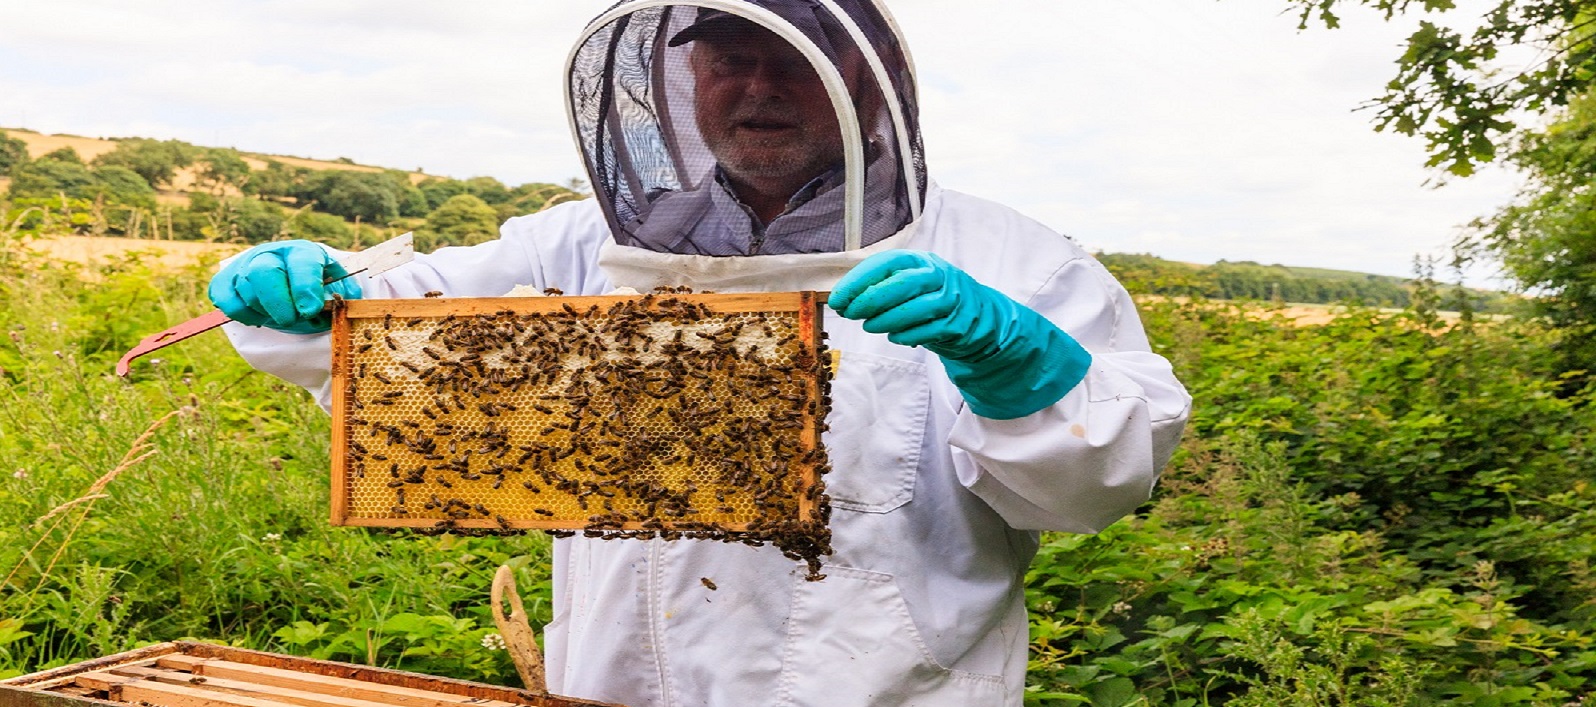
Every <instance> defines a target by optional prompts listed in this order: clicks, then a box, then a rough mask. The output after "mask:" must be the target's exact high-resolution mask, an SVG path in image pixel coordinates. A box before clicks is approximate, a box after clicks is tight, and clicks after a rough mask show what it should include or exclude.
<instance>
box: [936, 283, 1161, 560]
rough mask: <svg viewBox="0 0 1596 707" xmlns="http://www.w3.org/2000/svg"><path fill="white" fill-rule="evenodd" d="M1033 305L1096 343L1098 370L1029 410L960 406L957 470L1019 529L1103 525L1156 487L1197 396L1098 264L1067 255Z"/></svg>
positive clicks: (1081, 529) (954, 436) (955, 434)
mask: <svg viewBox="0 0 1596 707" xmlns="http://www.w3.org/2000/svg"><path fill="white" fill-rule="evenodd" d="M1025 304H1026V305H1028V306H1030V307H1031V308H1032V309H1035V310H1036V311H1038V312H1040V313H1041V314H1042V315H1043V316H1045V317H1047V318H1048V319H1049V320H1051V321H1052V322H1053V323H1055V324H1057V325H1059V327H1060V328H1062V329H1063V330H1064V331H1065V332H1067V333H1069V334H1070V335H1071V336H1073V337H1075V339H1076V340H1077V341H1079V342H1080V343H1081V345H1082V346H1084V347H1085V348H1086V350H1087V351H1089V352H1091V354H1092V364H1091V367H1090V368H1089V369H1088V371H1087V374H1086V378H1085V379H1084V380H1083V381H1081V383H1080V384H1079V385H1077V386H1076V387H1075V388H1074V389H1072V390H1071V391H1070V392H1069V393H1068V394H1066V395H1065V396H1064V397H1063V398H1062V399H1060V400H1059V401H1058V402H1057V403H1054V404H1053V405H1052V406H1050V407H1047V408H1044V409H1042V410H1040V411H1037V412H1036V413H1033V414H1031V415H1027V416H1025V417H1021V418H1018V419H1013V420H992V419H987V418H983V417H980V416H978V415H976V414H974V413H973V412H970V410H969V409H968V408H965V409H963V410H961V411H960V412H959V413H958V417H957V419H956V420H955V422H954V425H953V429H952V430H951V432H950V434H949V444H950V445H952V447H953V458H954V468H955V469H956V471H957V473H958V476H959V481H960V482H961V483H962V484H963V485H964V486H966V487H968V488H969V489H970V490H971V491H972V492H974V493H975V494H976V495H978V496H980V497H981V498H982V499H983V500H984V501H986V502H987V504H988V505H990V506H991V507H992V508H993V509H994V510H996V511H997V512H998V513H999V514H1000V515H1002V516H1003V517H1004V519H1005V520H1007V521H1008V523H1009V524H1010V525H1012V526H1014V527H1016V528H1021V529H1029V530H1066V531H1071V532H1078V533H1094V532H1097V531H1099V530H1102V529H1103V528H1106V527H1108V526H1109V525H1110V524H1112V523H1113V522H1114V521H1116V520H1118V519H1119V518H1121V517H1123V516H1124V515H1126V514H1128V513H1130V512H1131V511H1133V510H1135V508H1136V507H1137V506H1138V505H1140V504H1141V503H1142V502H1144V501H1146V500H1147V499H1148V498H1149V496H1150V495H1151V494H1152V489H1153V485H1154V483H1155V482H1156V481H1157V479H1158V475H1159V472H1160V470H1161V469H1162V468H1163V467H1164V465H1165V464H1167V463H1168V462H1169V458H1170V456H1171V455H1172V454H1173V453H1174V450H1175V446H1176V444H1177V443H1178V442H1179V441H1180V435H1181V430H1182V429H1183V428H1184V427H1185V423H1186V418H1187V416H1188V415H1189V413H1190V409H1191V396H1189V395H1188V394H1187V393H1186V389H1185V388H1184V387H1183V386H1182V385H1181V384H1180V381H1178V380H1176V379H1175V375H1174V372H1173V370H1172V369H1171V367H1170V364H1169V362H1168V361H1166V360H1165V359H1164V358H1163V357H1161V356H1158V355H1157V354H1154V353H1152V352H1151V350H1150V346H1149V344H1148V341H1147V336H1146V333H1145V332H1144V331H1143V329H1142V325H1141V320H1140V318H1139V317H1138V316H1137V315H1136V310H1135V306H1134V305H1133V303H1132V302H1131V299H1130V296H1129V294H1127V293H1126V292H1125V289H1124V288H1123V287H1121V286H1120V285H1119V283H1118V282H1116V281H1114V279H1113V277H1112V276H1111V275H1109V274H1108V272H1107V271H1106V270H1104V269H1103V267H1102V266H1101V265H1100V264H1098V263H1097V261H1095V260H1093V259H1091V258H1089V257H1078V258H1075V259H1072V260H1070V261H1068V262H1067V263H1065V264H1064V265H1063V266H1062V267H1061V268H1059V270H1058V271H1057V272H1055V273H1054V274H1053V276H1052V277H1051V278H1050V279H1049V280H1048V281H1047V282H1046V284H1044V285H1043V286H1042V288H1041V289H1040V290H1039V291H1037V292H1036V293H1035V295H1034V296H1032V297H1031V298H1030V299H1029V300H1028V301H1026V302H1025Z"/></svg>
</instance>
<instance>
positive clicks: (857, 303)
mask: <svg viewBox="0 0 1596 707" xmlns="http://www.w3.org/2000/svg"><path fill="white" fill-rule="evenodd" d="M827 304H828V305H830V306H831V308H832V309H834V310H836V311H837V313H838V314H841V315H842V316H844V317H847V318H849V319H862V320H864V329H865V331H868V332H870V333H873V334H886V335H887V339H888V340H890V341H892V343H895V344H901V345H904V346H924V347H926V348H927V349H930V350H931V351H932V352H933V353H935V354H937V355H938V356H941V357H942V363H943V367H944V368H945V369H946V370H947V372H948V377H949V378H951V379H952V380H953V384H954V385H956V386H958V388H959V392H960V393H961V394H963V395H964V399H965V401H967V402H968V403H969V405H970V410H971V411H973V412H974V413H975V414H977V415H980V416H982V417H987V418H991V419H996V420H1010V419H1014V418H1016V417H1024V416H1026V415H1029V414H1031V413H1033V412H1036V411H1038V410H1041V409H1043V408H1045V407H1047V406H1049V405H1052V404H1053V403H1055V402H1058V400H1059V399H1060V398H1063V397H1064V394H1066V393H1068V392H1069V391H1070V389H1072V388H1074V387H1075V386H1076V384H1078V383H1080V382H1081V379H1083V378H1085V377H1086V368H1087V366H1089V365H1091V363H1092V355H1091V354H1089V353H1087V352H1086V349H1084V348H1081V345H1080V344H1079V343H1077V342H1076V341H1075V339H1073V338H1071V337H1070V335H1069V334H1066V333H1064V331H1063V330H1061V329H1059V328H1058V327H1057V326H1055V325H1054V324H1053V323H1052V322H1050V321H1048V320H1047V319H1046V318H1044V317H1043V316H1042V315H1040V314H1037V313H1036V311H1035V310H1033V309H1031V308H1029V307H1026V306H1025V305H1022V304H1020V303H1019V302H1015V301H1014V300H1013V299H1010V298H1009V297H1008V296H1007V295H1004V294H1003V293H1001V292H998V291H997V290H994V289H992V288H990V287H987V286H986V285H983V284H981V283H979V282H976V281H975V279H974V278H972V277H970V276H969V275H968V274H967V273H965V272H964V271H963V270H960V269H958V268H956V267H954V266H952V265H950V264H949V263H948V262H947V261H945V260H943V259H941V258H939V257H937V256H935V255H932V254H930V253H921V252H917V251H910V250H889V251H887V252H885V253H878V254H876V255H872V256H870V257H869V258H866V259H865V260H864V261H863V262H861V263H859V264H858V265H856V266H854V268H853V269H852V270H850V271H848V274H846V275H844V276H843V277H842V279H841V280H840V281H838V282H837V285H836V287H834V288H833V289H832V291H831V298H830V299H829V300H827Z"/></svg>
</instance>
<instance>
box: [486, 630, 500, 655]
mask: <svg viewBox="0 0 1596 707" xmlns="http://www.w3.org/2000/svg"><path fill="white" fill-rule="evenodd" d="M482 647H483V648H486V649H488V650H490V651H502V650H504V636H500V635H499V634H497V633H485V634H482Z"/></svg>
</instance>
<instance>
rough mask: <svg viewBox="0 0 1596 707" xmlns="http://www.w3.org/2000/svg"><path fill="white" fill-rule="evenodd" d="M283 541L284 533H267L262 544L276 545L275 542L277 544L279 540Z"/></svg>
mask: <svg viewBox="0 0 1596 707" xmlns="http://www.w3.org/2000/svg"><path fill="white" fill-rule="evenodd" d="M282 539H283V534H282V533H267V534H265V535H264V536H261V542H268V543H274V542H277V541H278V540H282Z"/></svg>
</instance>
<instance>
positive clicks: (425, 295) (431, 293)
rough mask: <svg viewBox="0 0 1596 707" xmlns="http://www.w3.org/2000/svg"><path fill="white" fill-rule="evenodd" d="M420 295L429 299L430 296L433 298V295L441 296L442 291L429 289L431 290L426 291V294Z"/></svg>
mask: <svg viewBox="0 0 1596 707" xmlns="http://www.w3.org/2000/svg"><path fill="white" fill-rule="evenodd" d="M421 296H422V297H426V298H429V299H430V298H433V297H442V296H443V293H442V292H439V291H437V290H432V291H431V292H428V293H426V294H423V295H421Z"/></svg>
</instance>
